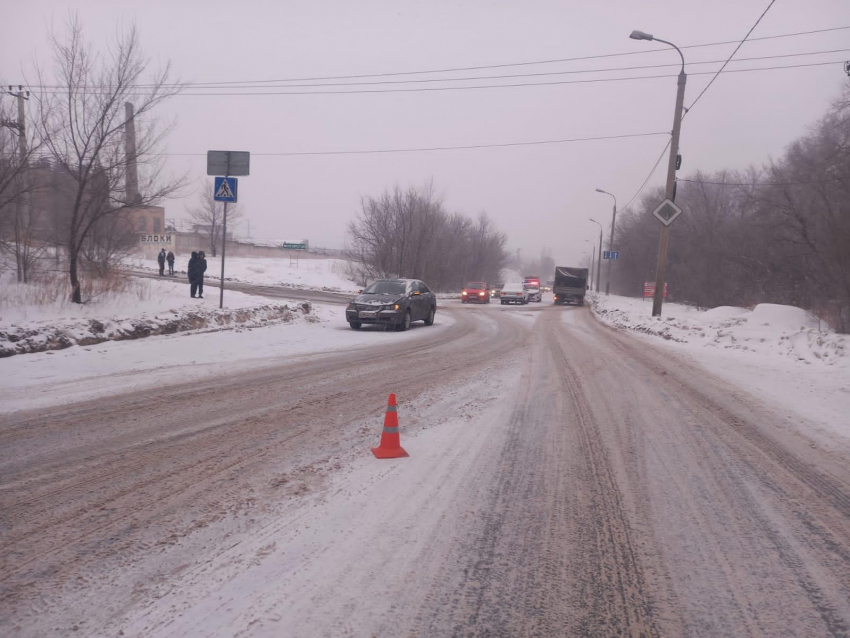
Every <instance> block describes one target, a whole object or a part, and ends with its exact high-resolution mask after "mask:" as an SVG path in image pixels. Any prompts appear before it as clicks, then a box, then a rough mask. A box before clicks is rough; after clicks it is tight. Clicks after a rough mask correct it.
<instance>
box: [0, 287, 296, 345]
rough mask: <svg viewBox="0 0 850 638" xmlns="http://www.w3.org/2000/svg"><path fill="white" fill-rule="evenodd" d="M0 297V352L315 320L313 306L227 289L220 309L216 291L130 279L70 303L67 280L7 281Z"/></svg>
mask: <svg viewBox="0 0 850 638" xmlns="http://www.w3.org/2000/svg"><path fill="white" fill-rule="evenodd" d="M2 283H3V289H2V294H0V357H8V356H12V355H15V354H25V353H31V352H45V351H51V350H62V349H64V348H68V347H70V346H73V345H92V344H96V343H101V342H103V341H123V340H127V339H138V338H141V337H149V336H153V335H163V334H174V333H178V332H188V331H198V330H212V329H222V328H228V327H232V326H237V325H239V326H244V327H256V326H262V325H267V324H269V323H275V322H290V321H294V320H295V319H297V318H299V316H303V318H307V319H310V318H312V317H311V316H310V315H311V306H310V305H309V304H306V305H304V304H302V305H298V304H296V303H289V304H286V303H280V301H279V300H277V299H270V298H267V297H258V296H254V295H246V294H243V293H239V292H235V291H230V290H228V291H227V292H226V293H225V304H226V307H225V308H224V309H222V310H219V308H218V301H219V297H218V290H217V289H214V288H213V289H208V290H207V298H205V299H192V298H191V297H190V296H189V285H188V284H186V285H176V284H175V282H174V281H172V280H168V281H157V280H147V279H145V280H138V279H134V278H128V279H127V280H126V281H125V280H118V281H117V282H116V281H113V282H111V285H113V288H111V289H109V290H108V291H106V292H104V293H103V294H99V295H96V296H95V297H93V298H92V299H90V300H89V301H88V302H87V303H84V304H73V303H70V301H69V300H68V294H67V286H66V282H65V280H64V278H62V279H59V278H53V279H46V280H44V281H40V282H35V283H30V284H17V283H15V282H12V281H9V280H8V273H7V277H6V278H5V280H4V281H3V282H2Z"/></svg>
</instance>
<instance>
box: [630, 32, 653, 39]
mask: <svg viewBox="0 0 850 638" xmlns="http://www.w3.org/2000/svg"><path fill="white" fill-rule="evenodd" d="M629 37H630V38H631V39H632V40H649V41H652V40H654V39H655V38H654V37H652V34H651V33H644V32H643V31H632V32H631V34H630V35H629Z"/></svg>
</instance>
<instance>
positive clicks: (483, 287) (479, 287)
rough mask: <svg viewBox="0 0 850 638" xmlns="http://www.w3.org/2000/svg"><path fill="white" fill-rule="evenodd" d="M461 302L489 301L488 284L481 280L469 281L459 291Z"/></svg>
mask: <svg viewBox="0 0 850 638" xmlns="http://www.w3.org/2000/svg"><path fill="white" fill-rule="evenodd" d="M460 300H461V302H462V303H467V302H469V303H490V286H488V285H487V284H485V283H484V282H483V281H470V282H469V283H468V284H466V288H464V289H463V292H462V293H460Z"/></svg>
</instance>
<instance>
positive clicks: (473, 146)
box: [168, 131, 670, 157]
mask: <svg viewBox="0 0 850 638" xmlns="http://www.w3.org/2000/svg"><path fill="white" fill-rule="evenodd" d="M669 134H670V133H668V132H667V131H658V132H654V133H624V134H621V135H597V136H594V137H572V138H565V139H558V140H536V141H531V142H504V143H496V144H469V145H464V146H428V147H419V148H388V149H368V150H353V151H292V152H286V153H251V155H255V156H274V157H299V156H312V155H375V154H383V153H420V152H429V151H461V150H471V149H480V148H511V147H515V146H541V145H547V144H568V143H572V142H594V141H600V140H619V139H626V138H633V137H651V136H655V135H669ZM168 155H203V156H205V155H206V153H168Z"/></svg>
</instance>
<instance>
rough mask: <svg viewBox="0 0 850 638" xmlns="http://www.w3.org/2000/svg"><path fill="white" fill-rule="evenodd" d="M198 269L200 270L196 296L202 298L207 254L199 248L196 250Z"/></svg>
mask: <svg viewBox="0 0 850 638" xmlns="http://www.w3.org/2000/svg"><path fill="white" fill-rule="evenodd" d="M198 264H199V266H198V271H199V272H200V275H201V278H200V280H199V281H198V297H199V298H201V299H203V298H204V273H205V272H207V254H206V253H205V252H204V251H203V250H201V251H200V252H198Z"/></svg>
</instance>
